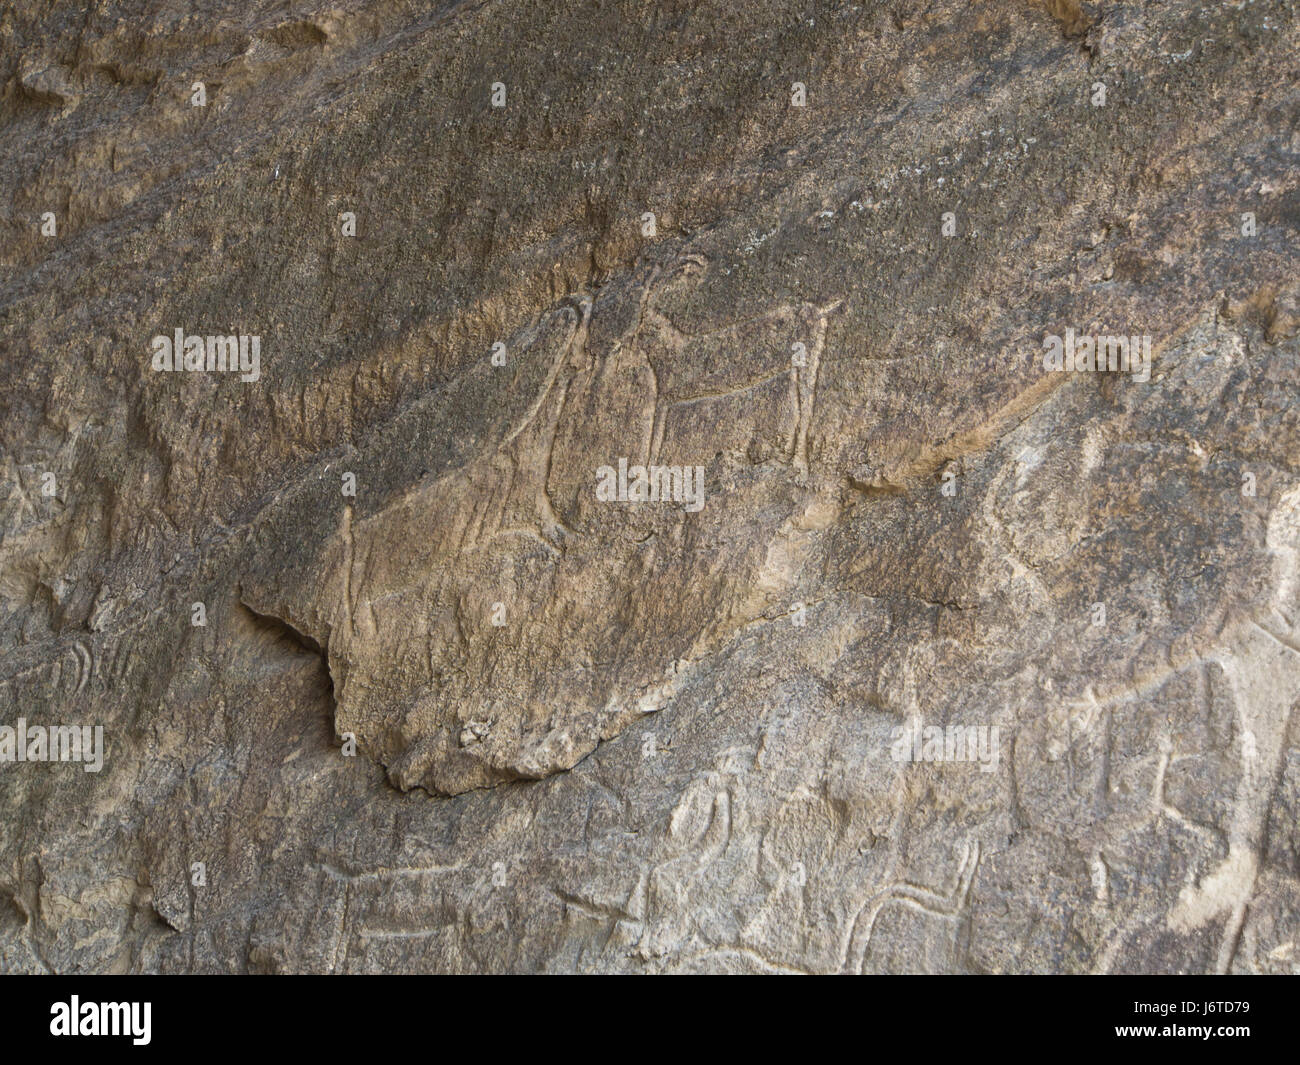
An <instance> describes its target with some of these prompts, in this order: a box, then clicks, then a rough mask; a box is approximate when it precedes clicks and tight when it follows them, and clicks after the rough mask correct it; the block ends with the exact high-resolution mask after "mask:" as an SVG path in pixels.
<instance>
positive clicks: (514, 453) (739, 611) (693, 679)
mask: <svg viewBox="0 0 1300 1065" xmlns="http://www.w3.org/2000/svg"><path fill="white" fill-rule="evenodd" d="M1298 57H1300V12H1297V8H1296V4H1295V3H1294V2H1292V0H1254V2H1241V3H1223V4H1212V5H1203V4H1199V3H1192V2H1188V0H1170V2H1166V3H1160V4H1152V3H1140V2H1136V0H1114V2H1104V3H1103V2H1098V3H1084V4H1079V3H1076V2H1074V0H1070V2H1059V0H1051V2H1040V3H1030V2H1026V0H985V2H971V0H863V2H860V3H856V4H849V3H839V2H830V3H820V2H813V3H807V4H802V5H799V4H796V5H793V6H792V5H788V4H777V3H768V2H763V0H746V2H745V3H743V4H736V3H730V2H727V3H724V2H707V3H696V2H694V0H692V2H673V0H667V2H664V3H656V4H653V5H646V4H641V3H634V2H631V0H603V2H581V0H557V2H555V3H546V4H526V3H522V2H517V0H496V2H475V0H462V2H459V3H443V4H426V3H414V2H410V0H407V2H397V3H392V2H383V0H341V2H337V3H334V4H332V5H328V4H321V3H316V2H314V0H306V2H304V3H297V2H295V3H291V4H290V3H271V2H268V0H260V2H258V0H254V2H249V3H232V2H229V0H208V2H206V3H202V4H194V3H191V2H188V0H186V2H182V0H154V2H150V3H144V2H143V0H117V2H107V0H105V2H102V3H96V4H93V5H83V4H74V3H70V2H67V0H32V2H31V3H27V4H23V5H10V6H8V7H6V8H5V10H4V11H3V12H2V13H0V86H3V91H2V92H0V116H3V126H2V127H0V188H2V189H3V190H4V191H3V196H0V349H2V350H3V353H4V358H3V361H2V363H0V474H2V479H0V536H2V537H3V539H2V540H0V724H3V725H6V726H10V727H13V728H16V727H17V725H18V722H19V720H20V719H22V720H23V721H24V722H25V723H26V724H27V726H29V727H30V726H32V725H54V724H77V725H90V726H93V725H100V726H102V727H103V730H104V744H105V748H106V750H105V755H104V762H103V767H102V770H101V771H99V772H85V771H83V769H84V768H85V767H83V766H79V765H76V764H73V763H68V762H53V763H50V762H45V763H42V762H40V761H23V762H18V761H11V762H0V825H2V826H3V827H0V968H2V969H3V970H5V971H10V972H42V971H51V970H52V971H64V972H101V971H104V972H120V971H164V972H180V971H202V972H210V971H222V972H225V971H233V972H246V971H311V972H318V971H334V972H342V971H368V972H369V971H398V972H405V971H430V970H437V971H454V972H468V971H574V970H578V971H608V972H668V971H678V972H679V971H727V972H820V973H828V972H841V971H849V972H859V971H862V972H891V971H910V972H918V971H923V972H991V973H1001V972H1092V971H1096V972H1132V971H1142V972H1197V971H1232V972H1294V971H1296V970H1297V969H1300V946H1298V944H1300V831H1298V830H1297V816H1298V815H1300V749H1298V746H1297V741H1298V739H1300V713H1296V712H1295V707H1296V704H1297V701H1300V398H1298V397H1300V340H1298V339H1297V333H1298V332H1300V244H1298V243H1297V241H1298V239H1300V166H1298V164H1300V58H1298ZM1099 90H1100V93H1099ZM352 226H355V230H354V231H353V229H352ZM178 329H179V330H182V331H183V333H182V335H185V334H194V335H199V336H207V335H213V334H220V335H226V334H232V335H233V334H243V335H246V336H257V337H259V338H260V367H259V371H258V377H257V379H256V380H252V381H244V380H241V375H240V374H237V373H230V372H224V373H223V372H220V371H214V372H206V371H204V372H170V373H169V372H156V371H155V370H154V369H153V361H152V360H153V356H154V349H153V348H152V347H151V344H152V340H153V338H154V337H155V336H159V335H161V336H165V337H169V338H170V337H172V336H173V334H174V333H175V331H176V330H178ZM1067 330H1069V331H1071V332H1072V334H1077V335H1119V334H1122V335H1124V336H1130V335H1131V336H1134V337H1138V336H1147V337H1149V338H1150V345H1151V352H1152V359H1151V364H1150V374H1149V379H1147V380H1142V379H1140V378H1141V377H1142V376H1143V375H1141V374H1139V373H1124V372H1113V373H1112V372H1107V373H1087V372H1076V373H1070V372H1052V371H1050V370H1048V369H1045V366H1044V350H1045V349H1044V338H1045V337H1049V336H1052V335H1056V336H1062V337H1064V336H1065V335H1066V333H1067ZM1137 347H1140V345H1137ZM620 459H622V460H626V463H627V465H628V466H632V467H634V466H637V465H661V466H672V467H679V468H683V469H684V470H685V471H686V472H687V473H688V474H689V473H690V472H691V471H693V470H694V469H695V468H697V467H698V468H701V469H702V480H701V485H700V489H701V492H700V495H699V497H698V498H697V499H696V500H695V502H696V503H700V504H702V505H699V506H697V505H694V504H693V503H692V502H691V501H690V500H688V499H679V500H678V501H676V502H673V501H667V502H665V501H658V502H649V501H645V502H634V501H619V500H609V499H606V498H602V493H600V492H599V491H598V486H599V481H600V477H601V474H600V472H599V470H600V467H602V466H608V467H611V468H613V469H615V470H616V469H617V468H618V467H619V462H620ZM687 487H688V488H689V482H688V483H687ZM353 488H354V490H353ZM195 604H202V608H201V610H199V609H197V608H196V606H195ZM196 621H201V622H203V623H202V624H196ZM925 727H928V728H942V729H944V730H949V729H952V728H955V727H961V728H962V729H967V730H974V731H970V732H965V733H963V735H967V736H971V737H974V736H975V735H977V734H978V735H979V736H980V737H981V742H982V743H983V744H984V746H983V747H981V748H979V751H980V752H981V754H982V757H976V758H974V759H972V758H971V757H969V755H970V753H971V752H970V751H967V755H968V757H966V758H965V759H961V758H960V757H954V756H953V751H952V749H951V748H949V749H948V751H947V755H945V754H944V752H943V750H942V749H940V750H939V751H938V752H937V754H936V752H934V751H931V750H930V749H929V748H928V746H925V745H923V743H922V741H921V737H922V736H924V737H926V743H928V738H929V737H930V735H931V734H930V733H927V732H922V731H920V730H922V729H923V728H925ZM908 729H911V730H913V731H915V732H916V734H917V736H918V739H917V742H916V744H915V746H913V745H912V744H911V743H910V742H909V741H907V740H906V737H907V736H910V735H911V734H912V733H911V732H907V731H904V730H908ZM945 734H947V735H951V733H945ZM900 737H904V739H903V740H901V741H900ZM0 742H2V739H0ZM900 752H902V754H901V755H900ZM2 754H3V750H2V748H0V755H2ZM918 754H919V755H920V757H919V759H918V758H917V757H916V755H918ZM957 754H960V751H958V752H957ZM902 755H906V756H907V757H902Z"/></svg>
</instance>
